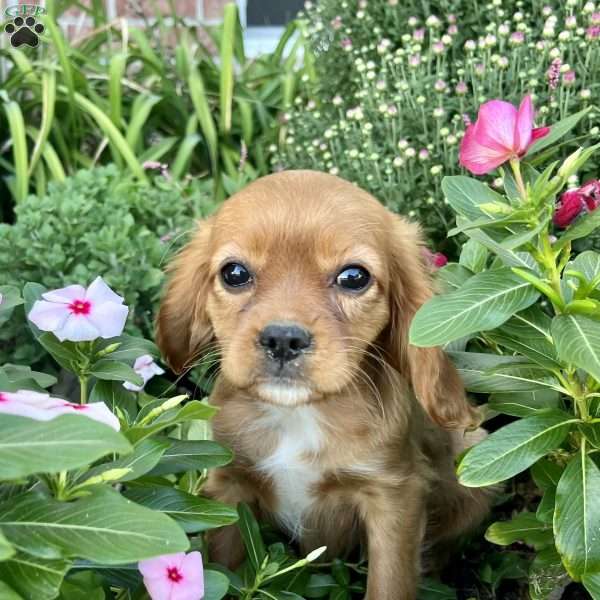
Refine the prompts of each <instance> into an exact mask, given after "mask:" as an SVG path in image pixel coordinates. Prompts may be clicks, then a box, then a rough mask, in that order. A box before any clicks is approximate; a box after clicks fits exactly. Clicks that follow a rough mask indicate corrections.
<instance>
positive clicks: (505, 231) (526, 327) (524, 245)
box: [410, 105, 600, 599]
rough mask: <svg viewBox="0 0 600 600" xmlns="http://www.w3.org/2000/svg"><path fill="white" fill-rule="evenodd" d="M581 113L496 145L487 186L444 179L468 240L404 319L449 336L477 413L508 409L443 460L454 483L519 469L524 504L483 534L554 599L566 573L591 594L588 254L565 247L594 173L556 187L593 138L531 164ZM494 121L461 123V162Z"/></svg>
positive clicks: (595, 440)
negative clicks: (496, 180)
mask: <svg viewBox="0 0 600 600" xmlns="http://www.w3.org/2000/svg"><path fill="white" fill-rule="evenodd" d="M496 106H497V105H496ZM491 112H493V111H492V110H491V109H489V112H487V113H486V114H487V115H490V113H491ZM515 112H516V111H515ZM482 114H483V113H480V119H483V118H484V117H483V116H481V115H482ZM581 118H583V114H582V113H579V114H577V115H573V116H571V117H568V118H567V119H565V120H564V121H562V122H559V123H555V124H553V125H552V126H551V127H550V130H549V132H548V131H546V132H545V135H544V136H543V137H541V138H539V139H537V141H534V142H533V144H532V145H531V146H530V147H528V146H529V145H527V144H526V147H525V148H523V150H524V152H525V153H526V155H525V157H524V158H523V159H522V160H521V161H520V160H519V159H518V158H515V156H514V153H512V152H510V151H508V152H507V155H506V156H505V158H504V159H503V160H504V161H508V159H509V158H510V168H508V165H505V167H506V169H505V170H504V171H503V174H502V177H501V186H498V191H494V190H493V189H492V188H491V187H489V186H488V185H485V184H484V183H482V182H481V181H479V180H477V179H472V178H469V177H465V176H462V175H458V176H450V177H445V178H444V180H443V181H442V189H443V192H444V194H445V197H446V199H447V201H448V203H449V205H450V207H451V208H452V210H453V211H454V213H455V214H456V223H457V227H456V230H459V231H462V232H464V233H465V234H466V236H468V238H469V241H468V242H467V243H466V244H465V245H464V247H463V249H462V252H461V255H460V260H459V262H458V263H453V264H449V265H447V266H445V267H443V268H442V269H440V271H439V275H440V279H441V281H442V282H443V283H444V285H445V288H446V291H445V293H443V294H442V295H440V296H438V297H436V298H434V299H432V300H430V301H429V302H427V303H426V304H425V305H424V306H423V307H421V309H420V310H419V311H418V312H417V314H416V316H415V318H414V320H413V322H412V324H411V329H410V341H411V343H412V344H414V345H417V346H446V347H448V345H449V344H452V346H451V347H452V348H453V352H451V356H452V358H453V360H454V362H455V363H456V365H457V367H458V369H459V372H460V373H461V375H462V377H463V380H464V382H465V386H466V388H467V390H468V391H470V392H473V393H478V394H490V396H489V399H488V402H487V408H488V409H489V410H490V411H491V414H493V413H494V412H496V413H501V414H504V415H508V416H511V417H517V419H516V420H514V421H513V422H511V423H509V424H508V425H506V426H504V427H501V428H500V429H498V430H497V431H495V432H493V433H492V434H491V435H490V436H489V437H488V438H487V439H485V440H484V441H483V442H481V443H480V444H478V445H476V446H475V447H473V448H471V449H470V450H469V451H468V452H467V453H466V454H465V455H464V456H463V457H462V459H461V462H460V464H459V466H458V471H457V472H458V476H459V480H460V482H461V483H462V484H463V485H465V486H467V487H479V486H489V485H494V484H497V483H499V482H502V481H505V480H507V479H509V478H511V477H513V476H515V475H517V474H519V473H521V472H524V471H526V470H527V469H529V468H530V469H531V475H532V477H533V480H534V482H535V488H534V490H535V491H534V496H533V497H534V498H535V499H534V500H532V501H530V502H529V503H528V506H527V508H530V507H531V508H533V510H532V511H530V510H525V511H520V512H519V514H517V515H516V516H514V517H513V518H512V519H509V520H508V521H501V522H497V523H494V524H492V525H491V526H490V527H489V529H488V531H487V533H486V537H487V539H488V540H489V541H492V542H494V543H496V544H499V545H502V546H508V545H511V544H513V543H514V542H516V541H520V542H524V543H526V544H528V545H530V546H532V547H534V548H535V550H536V552H537V554H536V557H535V559H534V560H533V561H532V562H531V565H530V567H529V584H530V596H531V598H535V599H537V598H540V599H542V598H550V597H556V596H557V594H560V593H561V590H562V588H563V587H564V586H565V581H568V580H569V577H571V578H572V579H574V580H575V581H580V582H582V583H583V585H584V586H585V588H586V589H587V590H588V591H589V592H590V594H591V596H592V597H593V598H598V597H600V595H599V594H600V587H599V581H600V545H599V544H598V543H597V535H598V531H599V530H600V502H599V500H598V492H597V489H598V486H599V485H600V467H599V465H598V462H597V453H598V449H600V411H599V403H598V390H599V389H600V322H599V320H600V301H599V299H600V295H599V291H598V288H599V286H600V254H599V253H597V252H593V251H587V252H584V253H582V254H579V255H578V256H573V253H572V247H571V245H572V242H573V241H575V240H578V239H582V238H585V237H586V236H588V235H589V234H590V233H591V232H593V231H596V230H597V229H598V228H599V227H600V210H598V207H599V206H600V181H598V180H592V181H589V182H586V184H585V185H583V186H582V187H580V188H575V189H570V190H568V191H565V192H564V193H562V194H561V191H562V190H564V188H565V186H566V185H567V182H568V181H569V180H570V179H571V177H572V176H573V175H575V174H577V173H578V172H581V171H580V170H581V168H582V167H583V166H584V165H585V164H586V163H587V162H588V161H590V160H591V158H592V156H593V155H594V153H595V152H597V150H598V147H599V145H595V146H592V147H589V148H585V149H584V148H579V149H578V150H577V151H575V152H574V153H573V154H572V155H570V156H569V157H568V158H567V159H566V160H565V161H564V162H562V164H560V161H555V162H552V163H551V164H550V165H549V166H547V167H546V168H545V169H544V170H543V171H538V170H536V169H535V168H534V167H533V166H532V163H534V162H537V163H539V157H540V153H542V155H543V151H544V150H545V149H546V150H547V149H548V148H551V147H552V146H554V145H556V144H557V143H558V141H559V139H560V138H561V137H562V136H563V135H564V134H565V133H566V132H567V131H568V130H569V129H571V128H572V127H574V126H575V125H576V123H577V121H578V120H580V119H581ZM506 122H507V121H505V122H503V116H502V114H500V113H499V112H496V114H494V115H492V116H491V118H490V119H489V120H488V125H487V129H486V131H487V138H486V139H483V136H480V135H479V134H480V132H481V131H482V129H481V128H477V129H475V130H472V132H471V134H470V137H469V144H468V145H469V146H470V155H471V156H470V160H469V159H468V157H467V155H466V152H465V153H462V152H461V157H462V159H463V162H464V163H465V164H467V165H468V167H469V168H470V169H473V170H474V171H475V172H477V173H481V172H489V171H490V170H491V169H492V168H494V165H493V164H488V165H487V166H486V165H483V166H484V168H483V169H482V168H481V163H480V162H477V161H480V160H481V159H483V158H484V157H485V156H488V157H489V154H491V152H490V153H489V154H488V150H485V149H484V148H482V147H479V148H478V146H477V144H473V139H474V138H476V139H475V141H477V138H478V139H479V140H480V141H481V142H482V145H483V146H487V147H488V149H491V146H492V145H493V146H495V150H494V152H496V151H497V148H498V144H499V140H500V139H506V133H505V135H504V136H502V135H499V134H498V131H499V130H502V131H504V132H506V131H508V130H509V129H508V128H507V127H506ZM521 131H522V129H521ZM519 139H520V138H519V136H515V140H514V141H515V142H516V144H517V146H518V145H519V144H520V143H522V142H519ZM473 158H475V159H476V162H475V163H474V162H473V160H472V159H473ZM482 162H483V161H482ZM500 162H501V161H500ZM497 164H498V163H496V165H497ZM559 194H561V195H560V197H559V200H558V201H557V200H556V198H557V197H558V196H559Z"/></svg>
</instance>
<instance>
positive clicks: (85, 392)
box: [79, 375, 88, 404]
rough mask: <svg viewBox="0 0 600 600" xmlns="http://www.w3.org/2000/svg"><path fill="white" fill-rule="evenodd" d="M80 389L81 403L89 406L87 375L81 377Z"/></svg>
mask: <svg viewBox="0 0 600 600" xmlns="http://www.w3.org/2000/svg"><path fill="white" fill-rule="evenodd" d="M79 388H80V390H81V392H80V396H79V403H80V404H87V400H88V378H87V375H80V376H79Z"/></svg>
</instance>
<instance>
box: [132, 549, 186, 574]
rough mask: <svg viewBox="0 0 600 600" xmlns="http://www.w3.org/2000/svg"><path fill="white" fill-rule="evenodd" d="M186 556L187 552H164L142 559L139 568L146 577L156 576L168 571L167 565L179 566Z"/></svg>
mask: <svg viewBox="0 0 600 600" xmlns="http://www.w3.org/2000/svg"><path fill="white" fill-rule="evenodd" d="M184 558H185V552H176V553H174V554H162V555H161V556H156V557H154V558H147V559H146V560H140V562H139V563H138V569H139V571H140V573H141V574H142V575H143V576H144V577H156V576H157V575H161V576H162V575H163V574H164V573H166V569H167V567H171V566H176V567H179V566H180V565H181V563H182V562H183V559H184Z"/></svg>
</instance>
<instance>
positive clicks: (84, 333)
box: [54, 314, 100, 342]
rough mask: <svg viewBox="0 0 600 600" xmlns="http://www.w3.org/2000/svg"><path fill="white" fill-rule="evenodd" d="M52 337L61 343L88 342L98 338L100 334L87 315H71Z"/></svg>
mask: <svg viewBox="0 0 600 600" xmlns="http://www.w3.org/2000/svg"><path fill="white" fill-rule="evenodd" d="M54 335H55V336H56V337H57V338H58V339H59V340H60V341H61V342H64V341H65V340H69V341H71V342H90V341H92V340H95V339H97V338H98V337H99V335H100V333H99V331H98V329H97V328H96V327H95V326H94V324H93V323H92V322H91V319H90V318H89V315H88V316H86V315H76V314H71V315H69V318H68V319H67V320H66V321H65V323H64V325H63V326H62V327H61V328H60V329H56V330H55V331H54Z"/></svg>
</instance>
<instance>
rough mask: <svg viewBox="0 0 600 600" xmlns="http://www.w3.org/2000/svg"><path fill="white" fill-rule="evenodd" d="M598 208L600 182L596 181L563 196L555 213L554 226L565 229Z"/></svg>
mask: <svg viewBox="0 0 600 600" xmlns="http://www.w3.org/2000/svg"><path fill="white" fill-rule="evenodd" d="M598 206H600V181H598V180H596V179H595V180H592V181H588V182H587V183H586V184H585V185H583V186H581V187H580V188H575V189H573V190H568V191H566V192H565V193H564V194H562V196H561V197H560V200H559V202H558V204H557V205H556V210H555V212H554V224H555V225H556V226H557V227H560V228H561V229H564V228H565V227H568V226H569V225H570V224H571V223H572V222H573V221H574V220H575V219H576V218H577V217H578V216H579V215H580V214H581V213H583V212H592V211H594V210H596V209H597V208H598Z"/></svg>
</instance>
